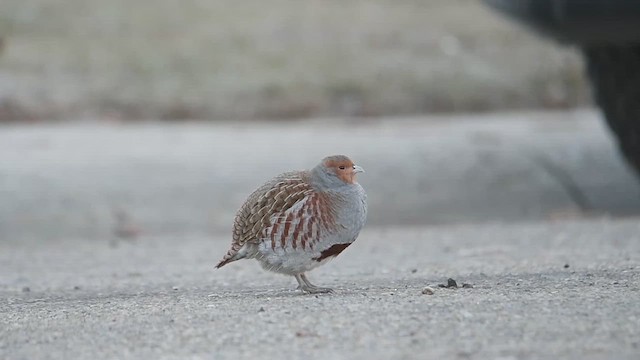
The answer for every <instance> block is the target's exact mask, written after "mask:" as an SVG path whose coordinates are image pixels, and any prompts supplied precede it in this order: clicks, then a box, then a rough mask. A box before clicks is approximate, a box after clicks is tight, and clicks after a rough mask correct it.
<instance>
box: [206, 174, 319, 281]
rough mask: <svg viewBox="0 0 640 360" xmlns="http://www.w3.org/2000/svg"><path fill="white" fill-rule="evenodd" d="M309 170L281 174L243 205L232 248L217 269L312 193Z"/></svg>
mask: <svg viewBox="0 0 640 360" xmlns="http://www.w3.org/2000/svg"><path fill="white" fill-rule="evenodd" d="M309 176H310V175H309V172H308V171H295V172H288V173H284V174H281V175H279V176H277V177H275V178H273V179H272V180H270V181H268V182H267V183H265V184H264V185H262V186H261V187H259V188H258V189H257V190H255V191H254V192H253V193H251V195H249V197H248V198H247V200H246V201H245V202H244V204H243V205H242V207H240V210H238V213H237V214H236V217H235V220H234V223H233V241H232V244H231V249H229V251H228V252H227V254H226V255H225V256H224V257H223V258H222V260H221V261H220V263H218V265H216V268H220V267H222V266H224V265H226V264H227V263H229V262H231V261H233V260H235V259H234V256H235V255H236V254H237V253H238V251H240V249H241V248H242V246H244V244H245V243H247V242H252V241H253V242H258V241H259V240H260V239H261V238H262V237H263V236H264V231H265V229H267V228H269V227H271V226H272V225H273V224H272V223H271V219H272V217H273V216H274V215H278V214H281V213H283V212H284V211H286V210H287V209H290V208H291V207H293V206H294V205H295V204H296V203H297V202H299V201H301V200H302V199H304V198H305V197H307V196H309V195H311V194H312V193H313V188H312V186H311V184H310V183H309Z"/></svg>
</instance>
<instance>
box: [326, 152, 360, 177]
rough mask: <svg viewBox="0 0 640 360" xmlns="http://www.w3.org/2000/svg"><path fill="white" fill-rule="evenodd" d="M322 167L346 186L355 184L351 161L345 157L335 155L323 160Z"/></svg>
mask: <svg viewBox="0 0 640 360" xmlns="http://www.w3.org/2000/svg"><path fill="white" fill-rule="evenodd" d="M324 166H326V167H327V168H328V169H331V170H332V171H333V172H334V173H335V174H336V175H337V176H338V179H340V180H342V181H344V182H345V183H347V184H353V183H355V182H356V173H355V172H354V171H353V161H351V159H349V158H348V157H346V156H343V155H336V156H330V157H328V158H326V159H325V160H324Z"/></svg>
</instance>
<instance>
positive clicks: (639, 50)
mask: <svg viewBox="0 0 640 360" xmlns="http://www.w3.org/2000/svg"><path fill="white" fill-rule="evenodd" d="M584 54H585V58H586V60H587V70H588V73H589V77H590V78H591V83H592V85H593V93H594V97H595V100H596V102H597V104H598V106H600V108H601V109H602V111H603V113H604V116H605V118H606V120H607V123H608V124H609V127H610V128H611V130H612V132H613V134H614V135H615V136H616V138H617V139H618V145H619V148H620V151H621V152H622V154H623V155H624V157H625V158H626V159H627V161H628V162H629V163H630V164H631V165H632V166H633V167H634V168H635V169H636V172H637V173H638V174H639V175H640V45H626V46H625V45H606V46H594V47H588V48H585V49H584Z"/></svg>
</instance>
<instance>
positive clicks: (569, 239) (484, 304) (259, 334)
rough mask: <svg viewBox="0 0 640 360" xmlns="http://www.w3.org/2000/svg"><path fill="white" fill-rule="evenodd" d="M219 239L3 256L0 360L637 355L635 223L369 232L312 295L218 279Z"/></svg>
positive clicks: (30, 248)
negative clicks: (321, 291)
mask: <svg viewBox="0 0 640 360" xmlns="http://www.w3.org/2000/svg"><path fill="white" fill-rule="evenodd" d="M227 241H228V239H227V238H218V239H208V238H205V237H199V236H195V237H187V238H183V237H181V238H174V237H164V238H140V239H138V240H137V241H135V242H132V243H130V242H127V243H119V244H117V245H116V246H113V245H110V244H109V243H108V242H101V241H86V240H68V241H58V242H46V243H42V242H30V241H22V242H20V243H13V244H11V243H9V244H8V243H6V242H2V243H0V265H1V267H2V272H1V273H0V298H1V299H2V300H1V302H0V358H2V359H48V358H51V359H73V358H93V359H102V358H118V359H127V358H131V359H134V358H135V359H143V358H145V359H178V358H180V359H185V358H193V359H201V358H202V359H205V358H207V359H211V358H215V359H238V358H271V359H273V358H278V359H371V358H375V359H442V358H451V359H540V358H549V359H557V358H563V359H625V358H626V359H637V358H638V355H639V354H640V340H639V339H640V306H638V303H639V299H640V220H638V219H629V220H607V219H592V220H590V221H569V222H567V221H563V222H558V223H537V224H531V223H525V224H511V225H500V224H493V225H491V224H489V225H474V226H442V227H433V228H369V229H367V231H365V232H364V233H363V234H362V235H361V237H360V239H359V240H358V241H357V242H356V243H355V244H354V245H353V246H352V247H350V248H349V249H348V250H347V251H345V252H344V253H343V254H342V255H341V256H340V257H339V258H338V259H336V260H334V261H333V262H331V263H329V264H327V265H326V266H325V267H322V268H319V269H318V270H317V271H315V272H312V273H311V278H312V279H313V280H314V281H315V282H316V283H318V284H320V285H327V286H332V287H334V288H335V290H336V292H335V294H331V295H319V296H309V295H301V294H299V293H297V292H295V291H292V290H291V289H293V288H294V286H295V281H294V280H293V278H288V277H284V276H281V275H276V274H271V273H264V272H263V271H262V270H261V269H260V268H259V266H258V265H257V264H256V263H255V262H253V261H242V262H237V263H234V264H231V265H229V266H228V267H225V268H223V269H221V270H217V271H214V270H213V265H214V264H215V261H216V260H218V258H219V257H220V256H222V254H223V252H224V250H226V246H227V245H228V244H227ZM449 277H452V278H454V279H455V280H457V282H458V284H459V285H462V283H469V284H472V285H473V288H460V289H457V290H456V289H446V288H439V287H438V286H437V284H439V283H446V281H447V278H449ZM429 285H430V286H431V287H433V288H434V290H435V293H434V294H433V295H423V294H422V290H423V288H424V287H426V286H429ZM25 287H28V291H27V288H25Z"/></svg>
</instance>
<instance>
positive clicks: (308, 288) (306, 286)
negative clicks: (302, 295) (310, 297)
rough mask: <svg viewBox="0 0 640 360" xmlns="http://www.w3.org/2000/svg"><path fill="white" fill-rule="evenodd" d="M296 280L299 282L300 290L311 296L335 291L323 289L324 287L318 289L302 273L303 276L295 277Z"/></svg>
mask: <svg viewBox="0 0 640 360" xmlns="http://www.w3.org/2000/svg"><path fill="white" fill-rule="evenodd" d="M295 277H296V280H297V281H298V289H300V290H302V291H304V292H306V293H309V294H322V293H332V292H333V290H332V289H330V288H323V287H318V286H315V285H313V284H312V283H311V282H310V281H309V279H307V276H306V275H305V274H304V273H302V274H297V275H295Z"/></svg>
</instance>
